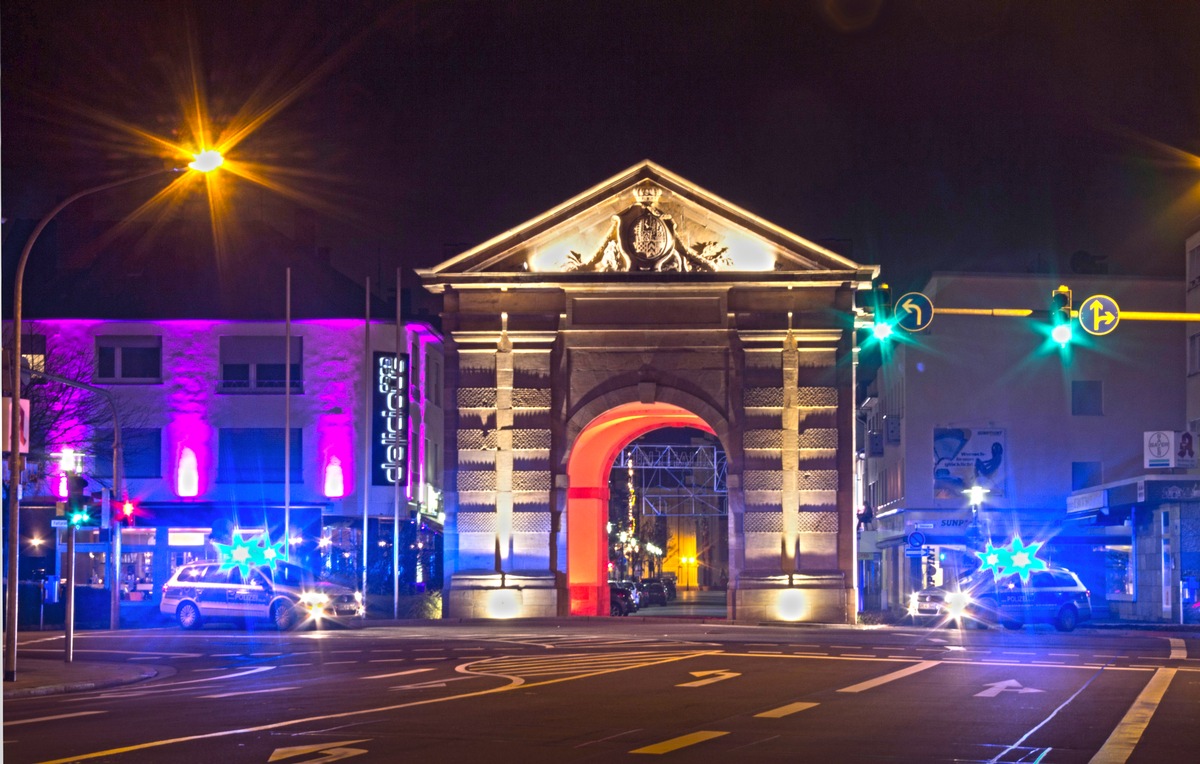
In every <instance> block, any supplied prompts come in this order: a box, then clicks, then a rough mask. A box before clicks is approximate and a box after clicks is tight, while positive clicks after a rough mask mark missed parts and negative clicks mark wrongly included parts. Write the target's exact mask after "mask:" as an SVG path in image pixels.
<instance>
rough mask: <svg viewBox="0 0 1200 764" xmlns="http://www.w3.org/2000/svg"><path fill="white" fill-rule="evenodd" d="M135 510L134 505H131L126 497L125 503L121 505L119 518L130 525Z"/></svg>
mask: <svg viewBox="0 0 1200 764" xmlns="http://www.w3.org/2000/svg"><path fill="white" fill-rule="evenodd" d="M136 511H137V508H136V507H135V506H133V502H132V501H129V500H128V499H126V500H125V503H124V504H122V505H121V519H122V520H124V521H125V522H126V523H129V524H130V525H132V524H133V514H134V512H136Z"/></svg>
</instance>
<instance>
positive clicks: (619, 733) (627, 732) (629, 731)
mask: <svg viewBox="0 0 1200 764" xmlns="http://www.w3.org/2000/svg"><path fill="white" fill-rule="evenodd" d="M641 731H642V730H641V728H640V727H639V728H638V729H635V730H625V731H624V732H618V733H617V734H615V735H609V736H608V737H602V738H600V739H599V740H589V741H587V742H586V743H580V744H579V745H577V746H575V747H576V748H583V747H584V746H589V745H592V744H593V743H603V742H606V741H608V740H613V739H614V738H619V737H624V736H625V735H632V734H633V733H635V732H641Z"/></svg>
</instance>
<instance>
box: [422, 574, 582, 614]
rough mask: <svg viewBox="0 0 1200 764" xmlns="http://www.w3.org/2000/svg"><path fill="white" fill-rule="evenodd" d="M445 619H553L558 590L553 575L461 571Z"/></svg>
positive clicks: (450, 591)
mask: <svg viewBox="0 0 1200 764" xmlns="http://www.w3.org/2000/svg"><path fill="white" fill-rule="evenodd" d="M442 613H443V617H445V618H553V617H554V616H556V615H558V589H557V587H556V584H555V577H554V573H553V571H549V570H546V571H541V570H524V571H513V572H511V573H496V572H495V571H491V570H487V571H460V572H458V573H455V574H453V575H452V576H450V585H449V587H448V590H447V599H446V603H445V607H444V608H443V610H442Z"/></svg>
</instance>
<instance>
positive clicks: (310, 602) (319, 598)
mask: <svg viewBox="0 0 1200 764" xmlns="http://www.w3.org/2000/svg"><path fill="white" fill-rule="evenodd" d="M300 601H301V602H302V603H304V604H305V605H307V606H308V607H309V608H310V609H311V608H318V607H324V606H326V605H328V604H329V595H327V594H324V593H322V592H305V593H304V594H301V595H300Z"/></svg>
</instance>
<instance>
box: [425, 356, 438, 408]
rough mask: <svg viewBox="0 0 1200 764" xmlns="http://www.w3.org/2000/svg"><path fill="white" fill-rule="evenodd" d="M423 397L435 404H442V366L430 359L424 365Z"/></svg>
mask: <svg viewBox="0 0 1200 764" xmlns="http://www.w3.org/2000/svg"><path fill="white" fill-rule="evenodd" d="M425 374H426V377H425V397H426V398H428V399H429V402H430V403H432V404H433V405H435V406H441V405H442V367H441V366H440V365H439V364H438V363H437V362H436V361H432V360H430V361H429V362H428V363H427V364H426V365H425Z"/></svg>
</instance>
